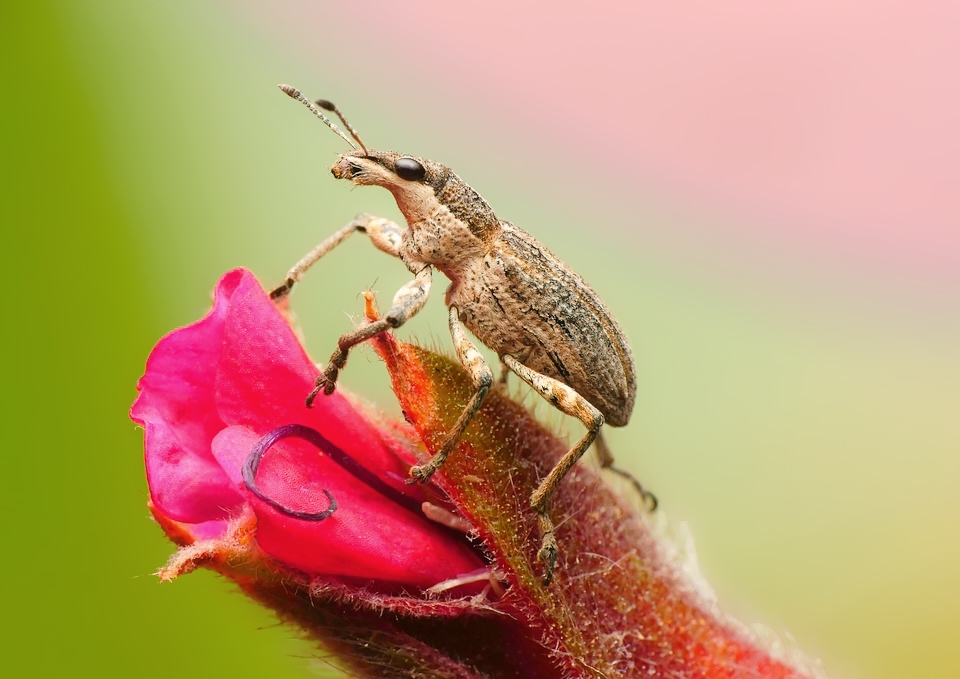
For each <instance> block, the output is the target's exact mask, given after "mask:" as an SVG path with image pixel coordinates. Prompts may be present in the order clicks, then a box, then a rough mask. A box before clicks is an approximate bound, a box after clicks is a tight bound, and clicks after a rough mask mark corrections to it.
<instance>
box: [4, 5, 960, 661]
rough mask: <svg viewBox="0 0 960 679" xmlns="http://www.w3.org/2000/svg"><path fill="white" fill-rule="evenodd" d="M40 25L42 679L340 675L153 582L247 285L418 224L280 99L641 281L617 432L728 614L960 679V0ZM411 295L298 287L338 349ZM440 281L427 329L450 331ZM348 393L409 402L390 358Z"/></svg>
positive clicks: (275, 10) (30, 370)
mask: <svg viewBox="0 0 960 679" xmlns="http://www.w3.org/2000/svg"><path fill="white" fill-rule="evenodd" d="M16 4H17V3H6V4H5V5H4V6H3V8H2V9H0V17H2V20H0V26H2V28H0V31H2V40H0V54H2V58H0V71H2V73H3V97H4V102H3V106H2V108H0V116H2V125H0V136H2V139H3V146H2V148H3V152H2V176H0V191H2V201H0V224H2V234H3V248H2V255H3V262H2V266H0V271H2V276H3V281H4V289H6V290H7V293H6V295H7V300H8V304H9V306H10V310H11V313H10V314H8V316H7V319H8V320H7V322H6V323H5V324H4V327H5V328H6V330H5V331H4V332H3V333H2V337H3V340H2V341H3V343H4V351H3V357H4V358H3V362H4V374H5V375H6V377H7V379H6V386H5V388H4V390H3V393H4V403H3V410H2V412H3V417H4V422H5V426H4V431H5V433H6V436H5V441H6V445H5V446H4V453H5V465H6V470H7V474H8V480H7V483H6V484H5V486H6V487H5V491H4V493H3V494H2V502H3V507H2V515H0V516H2V518H0V521H2V534H3V538H4V540H5V548H4V559H3V566H2V568H3V582H4V590H5V591H6V596H5V604H4V607H3V608H4V613H3V624H4V626H5V627H6V628H7V629H6V630H5V631H4V632H3V637H4V639H5V646H6V648H7V651H6V653H5V667H6V668H9V669H11V670H12V674H11V676H14V675H21V676H22V675H26V676H64V675H70V676H80V675H83V674H96V675H98V676H131V675H134V676H142V677H150V676H158V677H159V676H170V674H171V673H176V674H177V675H178V676H183V677H202V676H221V675H229V676H236V677H246V676H250V677H253V676H275V677H280V676H291V677H293V676H308V675H311V674H314V675H315V674H326V673H328V672H329V671H330V670H329V668H328V666H327V663H326V662H325V660H324V659H323V658H322V656H321V655H320V654H318V653H317V652H316V651H315V650H314V649H312V648H310V647H309V646H308V645H306V644H304V643H302V642H300V641H297V640H296V639H295V635H294V634H293V633H292V632H291V631H290V630H288V629H285V628H282V627H278V626H277V625H276V624H275V622H274V621H273V620H272V619H271V618H270V617H269V616H268V615H266V614H264V613H263V612H261V611H260V610H258V609H257V608H256V607H254V606H253V605H251V604H249V603H247V602H246V601H245V600H244V599H243V598H242V597H241V596H238V595H237V594H235V593H234V592H232V590H231V588H230V587H229V586H227V585H226V584H224V583H223V582H221V581H219V580H218V579H217V578H215V577H213V576H211V575H209V574H206V573H200V574H195V575H191V576H190V577H188V578H185V579H183V580H182V581H178V582H176V583H174V584H172V585H163V586H161V585H160V584H158V583H157V582H156V580H155V579H154V578H153V577H152V576H151V575H150V573H151V572H152V571H153V570H155V569H156V567H157V566H159V565H160V564H162V563H163V561H164V560H165V558H166V556H167V554H168V553H169V552H170V550H171V547H170V545H169V544H168V543H167V542H166V541H165V540H164V539H163V537H162V536H161V533H160V531H159V530H158V529H157V528H156V527H155V526H153V525H152V524H151V523H150V521H149V519H148V518H147V512H146V508H145V500H146V489H145V483H144V479H143V472H142V466H141V459H140V451H141V435H140V432H138V431H137V430H136V429H135V427H134V426H133V425H132V424H131V423H130V422H129V421H128V420H127V417H126V409H127V408H128V406H129V403H130V402H131V401H132V399H133V396H134V391H133V385H134V383H135V381H136V379H137V377H138V376H139V374H140V373H141V371H142V367H143V361H144V359H145V358H146V355H147V353H148V352H149V350H150V347H151V346H152V345H153V343H154V342H155V341H156V339H157V338H159V337H160V336H161V335H162V334H163V333H165V332H166V331H168V330H169V329H171V328H173V327H174V326H177V325H182V324H185V323H188V322H190V321H192V320H194V319H196V318H197V317H199V316H200V315H201V314H203V313H204V312H205V310H206V308H207V304H208V299H209V297H208V296H209V291H210V290H211V289H212V286H213V284H214V282H215V281H216V279H217V278H218V277H219V275H220V274H221V273H222V272H223V271H224V270H226V269H227V268H230V267H234V266H239V265H243V266H246V267H248V268H250V269H252V270H253V271H254V272H256V273H257V274H258V275H259V276H260V277H261V279H262V280H263V281H264V282H265V284H267V285H270V284H274V283H276V282H278V281H279V280H280V278H281V276H282V274H283V272H284V271H285V270H286V269H287V267H288V266H289V265H290V264H291V263H292V262H293V261H295V260H296V259H297V258H298V257H299V256H300V255H301V254H302V253H303V252H305V251H306V250H307V249H309V248H310V247H311V246H312V245H314V244H315V243H316V242H317V241H318V240H319V239H321V238H323V237H325V236H326V235H327V234H328V233H330V232H331V231H332V230H333V229H335V228H337V227H339V226H340V225H342V224H343V223H345V222H346V221H347V220H348V219H349V218H350V217H351V216H352V215H353V214H355V213H356V212H359V211H362V210H365V211H371V212H377V213H382V214H386V215H388V216H397V211H396V208H395V206H394V205H393V204H392V201H391V199H390V197H389V195H387V194H386V192H382V191H377V190H375V189H367V190H356V191H352V190H350V189H349V188H348V187H347V186H345V185H341V184H338V183H336V182H335V181H334V180H333V179H332V178H331V177H330V175H329V174H328V172H327V167H328V166H329V164H330V163H331V162H332V160H333V159H334V158H335V156H336V153H337V152H339V151H342V150H343V144H342V142H340V141H339V140H338V139H337V138H336V137H335V136H334V135H332V134H331V133H329V131H327V130H325V129H324V128H323V127H322V126H321V125H320V124H319V123H318V122H317V121H316V120H314V119H312V118H311V117H310V116H309V115H308V114H307V113H306V112H305V111H304V110H302V109H301V108H300V107H299V106H297V105H295V104H294V103H293V102H291V101H290V100H289V99H287V98H286V97H284V96H283V95H282V94H281V93H279V92H278V91H277V90H276V89H275V87H274V86H275V84H276V83H279V82H290V83H293V84H296V85H298V86H299V87H301V88H302V89H304V90H305V91H306V92H307V93H308V94H310V95H312V96H323V97H328V98H331V99H333V100H334V101H337V102H338V104H340V105H341V106H342V107H343V108H344V109H345V110H346V111H347V112H348V114H349V115H350V117H351V119H352V121H353V122H354V123H355V124H356V125H357V126H358V127H359V129H360V131H361V132H362V133H363V135H364V137H365V139H366V140H367V142H368V143H370V144H371V145H374V146H378V147H386V148H394V149H397V150H401V151H408V152H411V153H415V154H419V155H424V156H427V157H430V158H434V159H436V160H439V161H441V162H445V163H447V164H448V165H450V166H451V167H453V168H454V169H456V170H457V172H458V173H459V174H460V175H461V176H462V177H464V178H465V179H466V180H467V181H469V182H470V183H471V184H473V185H474V187H476V188H477V189H478V190H479V191H480V192H481V193H483V195H484V196H485V197H486V198H487V199H488V200H489V201H490V202H491V203H492V204H493V205H494V206H495V208H496V209H497V210H498V212H499V213H500V214H501V216H503V217H505V218H508V219H511V220H512V221H514V222H516V223H517V224H519V225H521V226H522V227H523V228H525V229H527V230H528V231H530V232H531V233H533V234H534V235H535V236H536V237H537V238H538V239H540V240H542V241H543V242H544V243H546V244H547V245H548V246H549V247H550V248H551V249H553V250H554V251H555V252H556V253H557V254H559V255H560V256H561V257H562V258H564V259H565V260H566V261H567V262H568V263H570V264H571V265H572V266H574V267H575V268H576V269H577V270H578V271H579V272H580V273H581V274H583V275H584V277H585V278H586V279H587V280H589V281H590V282H591V284H592V285H593V286H594V287H595V288H596V289H597V290H598V291H599V292H600V293H601V295H602V296H603V297H604V298H605V299H607V301H608V302H609V304H610V307H611V308H612V309H613V310H614V311H615V313H616V314H617V316H618V318H619V319H620V321H621V323H622V324H623V326H624V327H625V329H626V331H627V333H628V334H629V335H630V337H631V339H632V342H633V346H634V350H635V353H636V356H637V360H638V367H639V372H640V376H641V382H640V393H639V399H638V406H637V410H636V412H635V417H634V420H633V422H632V423H631V425H630V426H629V427H628V428H627V429H625V430H617V431H613V432H612V435H611V440H612V444H613V445H614V449H615V451H616V452H617V454H618V455H619V456H620V458H621V459H622V460H624V462H625V465H626V466H628V467H629V468H630V469H632V470H634V471H635V472H636V473H637V475H638V476H640V477H641V478H642V479H643V480H644V481H645V482H646V483H647V484H648V485H649V486H650V487H651V488H653V489H655V490H656V492H657V493H658V495H659V496H660V498H661V501H662V506H663V509H664V511H665V512H666V513H667V515H668V516H669V517H670V518H671V520H673V521H677V522H679V521H681V520H682V521H687V522H689V524H690V525H691V527H692V530H693V533H694V535H695V537H696V540H697V546H698V550H699V557H700V564H701V567H702V569H703V570H704V572H705V574H706V576H707V578H708V580H709V581H710V582H711V583H712V584H713V585H714V586H715V587H716V589H717V591H718V594H719V597H720V601H721V604H722V606H723V607H724V609H725V610H727V611H730V612H732V613H734V614H736V615H737V616H738V617H740V618H741V619H743V620H745V621H748V622H753V621H760V622H764V623H766V624H768V625H770V626H772V627H773V628H774V629H776V630H778V631H780V632H787V633H789V634H790V635H792V636H793V637H795V638H796V639H797V641H798V643H799V645H800V646H801V647H802V648H804V649H805V650H806V651H807V652H808V653H810V654H812V655H815V656H819V657H822V658H823V660H824V663H825V665H826V668H827V669H828V671H829V672H830V673H831V675H832V676H835V677H868V676H869V677H891V678H892V677H903V676H923V677H953V676H958V675H960V655H958V654H957V653H956V639H957V637H958V635H960V579H958V578H957V577H956V574H957V573H958V572H960V540H958V536H960V509H958V505H957V502H956V497H957V490H956V489H957V487H958V485H960V455H958V453H960V444H958V442H960V350H958V347H960V343H958V340H960V302H958V292H960V229H958V224H960V199H958V197H957V194H956V186H957V184H958V179H960V172H958V158H960V133H958V128H957V126H956V124H955V122H956V120H957V119H960V95H958V90H957V80H956V77H955V73H954V71H955V65H956V64H957V63H960V47H958V46H960V41H958V40H957V39H956V26H957V25H958V20H960V16H958V11H957V10H956V8H955V6H953V5H950V4H949V3H940V4H938V3H934V2H921V3H917V2H912V3H906V2H902V3H897V2H892V3H884V4H883V6H882V7H881V6H873V7H871V8H870V9H866V8H864V6H863V4H862V3H855V2H852V1H849V2H838V1H837V0H831V1H830V2H808V3H794V4H791V5H788V4H784V3H777V4H775V5H771V4H770V3H767V2H762V1H761V0H738V1H737V2H731V3H722V4H715V5H707V4H703V3H695V2H690V1H687V0H681V1H678V2H672V3H666V4H665V3H626V2H624V3H616V2H612V1H610V0H596V1H595V2H591V3H584V4H583V5H573V4H570V5H567V4H564V3H520V4H516V3H507V2H505V1H497V2H488V3H484V5H483V9H482V10H481V9H479V8H478V6H476V5H467V4H457V3H442V2H439V0H436V1H431V0H423V1H420V2H414V3H391V2H385V1H375V2H367V3H316V4H314V3H302V2H296V1H294V0H284V1H282V2H275V3H270V4H269V5H267V4H266V3H262V4H261V3H253V2H248V3H228V2H212V1H206V2H196V1H195V2H188V1H186V0H164V1H163V2H156V1H153V2H139V3H124V2H116V1H113V0H100V1H98V2H93V1H83V0H76V1H74V2H61V3H56V2H42V1H37V2H33V3H29V4H27V3H19V4H21V5H23V6H20V7H18V6H16ZM404 280H405V272H404V269H403V267H402V266H400V265H399V263H397V262H394V261H391V260H390V259H389V258H387V257H385V256H384V255H382V254H381V253H378V252H376V251H375V250H373V249H372V248H371V247H370V245H369V243H366V242H364V240H363V238H362V237H358V238H355V239H354V240H353V241H351V242H349V243H348V244H346V245H345V246H344V247H343V248H342V249H341V250H339V251H337V252H335V253H334V254H333V255H331V256H330V258H329V260H327V261H324V263H323V266H321V267H318V269H317V270H316V271H315V272H314V273H313V274H312V275H311V277H310V279H309V280H308V282H307V283H306V284H305V285H304V286H303V288H302V289H300V290H298V292H297V294H296V296H295V305H296V308H297V310H298V312H299V314H300V318H301V320H302V322H303V326H304V329H305V331H306V336H307V338H308V346H309V348H310V349H311V351H312V352H313V353H314V354H315V356H316V357H317V358H318V359H323V358H325V356H326V355H327V353H328V352H329V351H330V349H331V348H332V346H333V343H334V341H335V339H336V337H337V336H338V335H339V334H340V333H341V332H343V331H344V330H346V329H348V328H350V327H351V321H350V316H351V315H352V316H354V317H356V315H358V314H359V312H360V310H361V300H360V299H359V297H358V296H357V293H359V292H360V291H362V290H364V289H366V288H368V287H373V288H374V289H376V290H378V291H380V293H381V298H382V299H383V300H384V301H385V300H388V299H389V297H390V296H391V295H392V293H393V291H394V290H395V289H396V287H397V286H398V285H400V284H401V283H402V282H403V281H404ZM440 291H442V286H439V287H438V292H440ZM435 297H436V299H434V300H433V301H432V302H431V303H430V304H429V305H428V307H427V309H426V310H425V311H424V313H423V314H422V316H421V317H420V318H417V319H416V320H415V322H413V323H411V325H410V327H409V328H405V329H404V330H403V331H402V332H401V333H400V334H401V336H403V337H406V338H409V337H417V338H419V339H421V340H423V341H426V342H430V343H436V344H437V345H439V346H441V347H446V348H449V346H450V345H449V339H448V338H447V336H446V332H445V324H444V315H443V313H442V304H441V300H440V297H441V295H440V294H437V295H435ZM343 383H344V384H345V385H346V386H348V387H350V388H352V389H353V390H355V391H357V392H360V393H363V394H365V395H367V396H369V397H370V398H371V399H375V400H376V401H377V402H378V403H379V404H380V405H381V406H382V407H383V408H384V409H386V410H388V411H391V412H395V406H393V405H392V403H393V401H392V398H391V396H390V394H389V392H388V390H387V383H386V379H385V377H384V375H383V370H382V368H381V366H380V365H379V364H378V362H377V360H376V359H375V358H374V357H373V356H372V354H371V353H365V354H358V355H357V356H355V357H354V358H353V359H352V361H351V364H350V366H349V369H348V370H347V371H346V372H345V374H344V378H343ZM540 412H544V409H543V408H541V409H540ZM566 426H568V427H569V429H570V430H571V431H577V425H576V424H570V423H567V424H566Z"/></svg>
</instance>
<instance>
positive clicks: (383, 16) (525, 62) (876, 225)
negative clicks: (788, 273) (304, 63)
mask: <svg viewBox="0 0 960 679" xmlns="http://www.w3.org/2000/svg"><path fill="white" fill-rule="evenodd" d="M277 4H280V5H285V8H284V11H275V10H274V9H273V8H275V7H276V6H277ZM258 17H259V19H260V20H262V21H264V22H266V23H267V24H268V25H269V24H272V25H273V26H274V27H275V28H279V29H281V30H283V31H284V32H285V33H286V34H287V35H288V36H290V37H293V36H297V37H298V38H300V39H302V40H303V41H304V44H310V45H311V46H312V48H313V50H314V52H315V54H316V55H317V56H318V58H323V59H325V60H327V61H329V62H332V64H331V65H333V66H334V68H335V69H336V70H342V69H344V68H346V64H344V63H343V62H344V61H348V62H349V63H350V66H352V67H354V68H355V67H357V66H358V62H360V64H363V63H364V62H368V60H373V63H369V62H368V66H369V67H371V68H373V69H376V70H379V71H381V74H382V76H383V77H384V80H389V81H392V82H393V86H394V87H397V88H417V89H420V90H422V92H423V95H424V102H425V103H429V102H431V101H432V100H433V99H434V97H444V98H446V97H451V98H459V99H460V100H462V105H464V106H466V107H469V106H471V104H473V105H476V106H477V107H478V108H482V109H486V108H490V102H491V100H492V101H500V102H503V105H502V112H503V115H504V116H505V117H509V119H510V120H511V121H512V122H513V124H514V126H515V130H514V131H515V134H517V135H522V134H523V131H524V130H536V134H537V136H538V137H539V138H540V139H541V140H542V139H552V140H553V144H552V147H551V149H552V152H553V153H554V154H555V155H556V157H557V158H558V159H562V158H570V162H569V163H568V164H567V165H565V166H564V167H563V169H564V170H565V171H566V172H567V173H569V174H570V175H574V176H575V175H576V174H577V173H582V172H595V171H602V172H604V173H605V174H606V175H607V177H608V178H609V180H610V181H611V182H612V187H613V188H614V189H615V190H616V191H619V192H625V191H629V190H630V188H631V186H632V185H634V186H635V185H636V184H637V183H638V182H642V183H644V184H645V185H646V186H647V187H648V188H653V189H655V190H656V191H661V192H665V195H667V196H672V197H673V198H675V199H679V200H682V201H684V202H685V203H686V204H691V203H693V204H696V205H698V206H699V207H701V208H703V209H707V210H710V211H712V212H714V213H715V212H716V211H717V210H719V211H721V212H723V213H729V214H731V215H735V216H736V218H737V222H738V227H737V228H738V229H746V230H747V232H746V233H740V237H741V238H743V239H744V240H746V241H750V242H754V243H756V242H757V241H756V239H757V238H761V239H762V240H763V241H767V240H769V242H770V243H771V244H772V245H775V246H776V245H780V246H784V245H785V246H786V247H791V248H793V247H799V248H802V249H804V250H809V251H810V252H811V256H816V257H827V258H830V257H831V256H836V257H841V258H844V260H845V261H846V262H847V263H849V261H850V259H849V258H850V257H853V258H854V259H855V260H857V261H859V262H860V263H862V264H864V265H866V266H868V267H877V268H880V269H882V270H884V272H885V275H894V276H896V277H898V278H899V277H901V276H902V277H903V278H904V279H905V280H913V281H914V283H917V284H922V283H923V282H924V281H926V282H930V283H935V284H937V286H938V287H939V285H940V284H943V283H945V282H949V283H950V284H953V285H957V284H960V199H958V197H957V193H956V187H957V185H958V183H960V124H958V121H960V79H958V77H957V68H958V64H960V36H958V26H960V5H957V4H956V3H950V2H923V3H917V2H889V1H888V2H882V3H863V2H851V1H849V0H846V1H844V0H831V1H829V2H824V1H822V0H819V1H818V0H811V1H808V2H802V3H801V2H798V3H771V2H765V1H763V0H731V1H730V2H725V3H709V2H691V1H689V0H675V1H673V2H669V3H625V2H618V1H616V0H613V1H611V0H594V1H592V2H589V3H569V2H568V3H564V2H527V3H517V2H509V1H507V0H490V1H488V2H484V3H482V4H481V5H477V4H474V3H451V2H442V1H439V0H423V1H421V2H417V3H415V4H410V3H398V2H384V1H379V0H372V1H370V2H364V3H329V4H328V3H324V5H323V6H315V5H313V4H312V3H303V2H293V1H290V0H287V1H286V2H281V3H272V4H271V10H270V11H264V10H261V11H260V12H259V13H258ZM331 24H335V25H336V28H335V29H334V26H332V25H331ZM321 26H327V27H328V30H324V31H322V40H318V39H317V38H318V37H319V36H318V34H317V30H318V28H319V27H321ZM391 53H392V55H394V57H395V58H394V59H387V58H385V55H389V54H391ZM321 55H324V56H322V57H321ZM751 225H752V226H751ZM622 228H624V229H628V228H630V222H629V221H626V222H624V224H623V227H622ZM731 237H732V236H731ZM943 291H944V290H943V289H942V288H940V292H943ZM955 291H956V288H954V289H952V290H951V296H952V297H955V294H953V293H955Z"/></svg>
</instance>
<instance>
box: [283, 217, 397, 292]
mask: <svg viewBox="0 0 960 679" xmlns="http://www.w3.org/2000/svg"><path fill="white" fill-rule="evenodd" d="M354 231H361V232H363V233H366V234H367V235H368V236H370V240H371V241H372V242H373V245H374V247H376V248H377V249H378V250H383V251H384V252H386V253H387V254H388V255H393V256H394V257H397V258H399V257H400V241H401V240H402V239H403V229H402V228H401V227H400V226H398V225H397V224H396V223H395V222H391V221H390V220H389V219H384V218H383V217H374V216H373V215H368V214H366V213H364V214H359V215H357V216H356V217H355V218H354V219H353V220H352V221H351V222H350V223H349V224H347V225H346V226H344V227H343V228H342V229H340V230H339V231H337V232H336V233H334V234H333V235H332V236H330V237H329V238H327V239H326V240H325V241H323V242H322V243H320V245H318V246H317V247H315V248H314V249H313V250H311V251H310V252H308V253H307V254H306V255H304V256H303V258H302V259H301V260H300V261H299V262H297V263H296V264H294V265H293V268H292V269H290V271H288V272H287V275H286V277H285V278H284V281H283V283H282V284H281V285H279V286H277V287H276V288H274V289H273V290H271V291H270V299H272V300H273V301H274V302H279V301H280V300H282V299H283V298H284V297H286V296H287V295H288V294H290V291H291V290H292V289H293V286H294V285H296V284H297V283H299V282H300V280H301V279H302V278H303V276H304V274H306V273H307V271H308V270H309V269H310V267H312V266H313V265H314V264H316V263H317V262H318V261H320V258H321V257H323V256H324V255H326V254H327V253H328V252H330V251H331V250H333V249H334V248H335V247H337V246H338V245H340V244H341V243H343V242H344V241H345V240H347V239H348V238H349V237H350V236H351V235H353V232H354Z"/></svg>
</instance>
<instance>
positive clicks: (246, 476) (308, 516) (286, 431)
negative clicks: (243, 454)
mask: <svg viewBox="0 0 960 679" xmlns="http://www.w3.org/2000/svg"><path fill="white" fill-rule="evenodd" d="M299 426H300V425H287V426H285V427H279V428H277V429H274V430H273V431H271V432H270V433H269V434H267V435H266V436H264V437H263V438H261V439H260V440H259V441H257V443H256V445H255V446H253V450H251V451H250V454H249V455H247V459H246V461H244V463H243V470H242V472H243V483H244V485H246V487H247V490H249V491H250V492H251V493H253V494H254V495H256V496H257V497H258V498H260V499H261V500H263V501H264V502H266V503H267V504H268V505H270V506H271V507H273V508H274V509H276V510H277V511H279V512H282V513H283V514H286V515H287V516H292V517H294V518H297V519H303V520H304V521H323V520H324V519H326V518H327V517H328V516H330V515H331V514H333V513H334V512H335V511H337V501H336V499H335V498H334V497H333V495H331V494H330V491H329V490H327V489H326V488H324V489H323V494H324V495H326V496H327V499H328V500H329V501H330V505H329V506H328V507H327V508H326V509H325V510H323V511H322V512H300V511H297V510H295V509H290V508H289V507H285V506H284V505H282V504H280V503H279V502H277V501H276V500H274V499H273V498H272V497H269V496H268V495H265V494H264V492H263V491H262V490H260V487H259V486H258V485H257V469H258V468H259V467H260V463H261V462H262V461H263V456H264V455H265V454H266V452H267V450H269V449H270V447H271V446H272V445H273V444H274V443H276V442H277V441H280V440H281V439H285V438H287V437H290V436H296V437H297V438H303V436H300V435H299V432H298V431H297V430H296V427H299Z"/></svg>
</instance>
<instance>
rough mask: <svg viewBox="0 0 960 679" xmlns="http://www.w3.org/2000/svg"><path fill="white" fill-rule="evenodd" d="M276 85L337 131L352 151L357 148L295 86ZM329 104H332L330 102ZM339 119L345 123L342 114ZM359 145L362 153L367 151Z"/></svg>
mask: <svg viewBox="0 0 960 679" xmlns="http://www.w3.org/2000/svg"><path fill="white" fill-rule="evenodd" d="M277 87H279V88H280V89H281V90H283V93H284V94H286V95H287V96H288V97H292V98H293V99H296V100H297V101H299V102H300V103H301V104H303V105H304V106H306V107H307V108H308V109H310V110H311V111H313V115H315V116H317V117H318V118H319V119H320V120H322V121H323V122H324V124H325V125H326V126H327V127H329V128H330V129H331V130H333V131H334V132H336V133H337V136H339V137H340V138H341V139H343V140H344V141H345V142H347V143H348V144H350V146H351V147H352V148H353V150H354V151H356V150H357V145H356V144H354V143H353V140H352V139H350V137H348V136H347V135H346V134H344V133H343V130H341V129H340V128H339V127H337V125H336V123H334V122H333V121H332V120H330V119H329V118H327V116H325V115H323V113H321V112H320V109H318V108H317V107H316V106H314V104H313V102H312V101H310V100H309V99H307V98H306V97H305V96H303V94H301V93H300V90H298V89H297V88H296V87H293V86H292V85H277ZM324 103H330V102H324ZM331 106H333V105H332V104H331ZM335 109H336V107H334V110H335ZM337 115H340V113H339V111H338V112H337ZM340 120H343V124H344V125H347V121H346V120H344V118H343V116H342V115H340ZM347 128H348V129H350V126H349V125H347ZM350 131H351V132H353V130H352V129H351V130H350ZM353 134H354V137H356V132H354V133H353ZM357 141H360V139H359V138H357ZM360 146H361V147H362V148H363V152H364V153H367V149H366V147H365V146H363V144H360Z"/></svg>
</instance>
